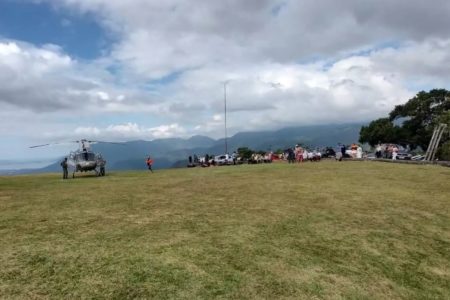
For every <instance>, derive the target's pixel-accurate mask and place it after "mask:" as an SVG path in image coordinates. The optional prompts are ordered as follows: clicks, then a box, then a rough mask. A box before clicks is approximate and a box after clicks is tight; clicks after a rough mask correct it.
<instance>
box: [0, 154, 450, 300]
mask: <svg viewBox="0 0 450 300" xmlns="http://www.w3.org/2000/svg"><path fill="white" fill-rule="evenodd" d="M0 253H1V255H0V297H2V298H38V299H39V298H117V299H124V298H176V299H183V298H184V299H196V298H200V299H210V298H240V299H253V298H266V299H274V298H277V299H278V298H296V299H314V298H316V299H322V298H325V299H341V298H343V299H348V298H349V299H386V298H389V299H449V298H450V168H444V167H438V166H410V165H398V164H386V163H375V162H342V163H338V162H321V163H307V164H303V165H300V166H299V165H288V164H271V165H251V166H248V165H243V166H236V167H220V168H209V169H200V168H196V169H178V170H164V171H156V172H155V173H154V174H149V173H146V172H118V173H111V174H108V176H106V177H103V178H101V177H99V178H97V177H82V178H78V179H75V180H72V179H70V180H67V181H63V180H61V179H60V174H53V175H52V174H46V175H32V176H31V175H30V176H17V177H0Z"/></svg>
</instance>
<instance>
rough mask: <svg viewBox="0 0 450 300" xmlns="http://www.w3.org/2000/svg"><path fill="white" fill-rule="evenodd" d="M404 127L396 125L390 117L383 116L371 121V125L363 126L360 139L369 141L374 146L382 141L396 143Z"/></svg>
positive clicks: (365, 141) (362, 141) (364, 141)
mask: <svg viewBox="0 0 450 300" xmlns="http://www.w3.org/2000/svg"><path fill="white" fill-rule="evenodd" d="M401 130H402V129H401V128H400V127H398V126H394V124H393V123H392V121H391V120H390V119H389V118H381V119H378V120H375V121H372V122H370V124H369V126H363V127H361V131H360V132H359V141H360V142H361V143H369V144H370V145H371V146H372V147H373V146H375V145H376V144H378V143H380V142H384V143H396V142H397V140H398V139H399V136H401V133H400V131H401Z"/></svg>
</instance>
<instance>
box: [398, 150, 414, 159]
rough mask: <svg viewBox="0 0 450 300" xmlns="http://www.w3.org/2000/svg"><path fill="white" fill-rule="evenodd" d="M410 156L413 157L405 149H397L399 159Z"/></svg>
mask: <svg viewBox="0 0 450 300" xmlns="http://www.w3.org/2000/svg"><path fill="white" fill-rule="evenodd" d="M412 157H413V155H412V154H411V153H408V152H406V151H399V152H398V153H397V159H399V160H411V159H412Z"/></svg>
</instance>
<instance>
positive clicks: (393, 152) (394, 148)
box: [392, 146, 398, 160]
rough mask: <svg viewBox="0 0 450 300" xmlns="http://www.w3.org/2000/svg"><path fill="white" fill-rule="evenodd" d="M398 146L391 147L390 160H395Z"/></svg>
mask: <svg viewBox="0 0 450 300" xmlns="http://www.w3.org/2000/svg"><path fill="white" fill-rule="evenodd" d="M397 154H398V148H397V146H393V147H392V160H397Z"/></svg>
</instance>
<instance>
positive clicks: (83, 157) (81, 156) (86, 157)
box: [77, 152, 95, 160]
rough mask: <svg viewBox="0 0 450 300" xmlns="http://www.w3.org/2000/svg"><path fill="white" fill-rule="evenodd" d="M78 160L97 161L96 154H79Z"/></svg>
mask: <svg viewBox="0 0 450 300" xmlns="http://www.w3.org/2000/svg"><path fill="white" fill-rule="evenodd" d="M77 160H95V154H94V153H86V152H85V153H79V154H77Z"/></svg>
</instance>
